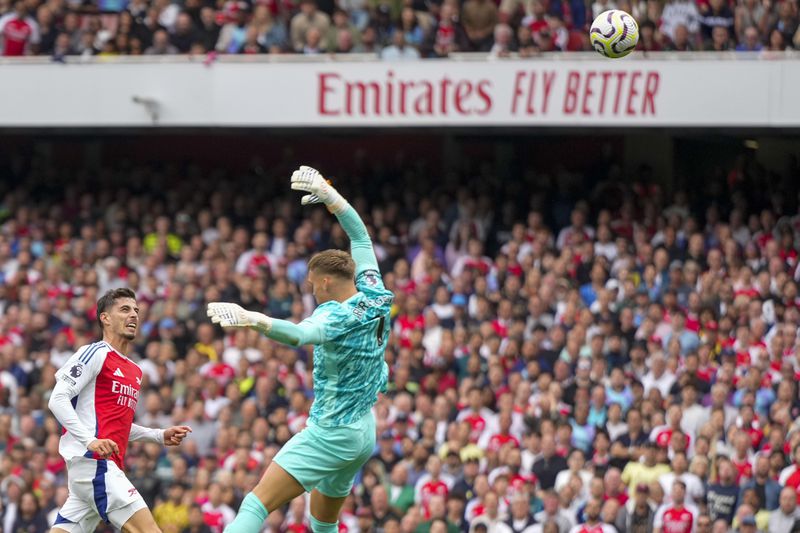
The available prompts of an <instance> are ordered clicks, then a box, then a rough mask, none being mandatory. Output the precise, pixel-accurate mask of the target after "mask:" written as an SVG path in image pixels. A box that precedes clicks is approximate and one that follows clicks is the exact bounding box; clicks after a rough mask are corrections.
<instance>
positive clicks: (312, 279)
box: [308, 271, 331, 305]
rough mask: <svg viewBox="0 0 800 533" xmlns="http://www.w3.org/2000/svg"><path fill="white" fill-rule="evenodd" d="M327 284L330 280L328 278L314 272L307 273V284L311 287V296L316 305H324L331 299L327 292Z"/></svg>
mask: <svg viewBox="0 0 800 533" xmlns="http://www.w3.org/2000/svg"><path fill="white" fill-rule="evenodd" d="M329 282H330V278H329V277H328V276H324V275H321V274H319V273H317V272H314V271H311V272H309V273H308V283H309V284H310V285H311V294H313V295H314V299H315V300H316V301H317V304H318V305H320V304H324V303H325V302H327V301H328V300H330V299H331V297H330V294H329V291H328V283H329Z"/></svg>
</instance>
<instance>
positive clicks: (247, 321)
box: [206, 302, 272, 331]
mask: <svg viewBox="0 0 800 533" xmlns="http://www.w3.org/2000/svg"><path fill="white" fill-rule="evenodd" d="M206 314H207V315H208V316H209V317H210V318H211V322H213V323H214V324H219V325H220V326H222V327H223V328H251V327H252V328H258V329H259V330H261V331H265V330H266V331H269V330H270V329H271V326H272V319H271V318H269V317H268V316H267V315H264V314H261V313H256V312H255V311H247V310H245V309H243V308H242V307H241V306H240V305H237V304H232V303H226V302H211V303H209V304H208V307H207V308H206Z"/></svg>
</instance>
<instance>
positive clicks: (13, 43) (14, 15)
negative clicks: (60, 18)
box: [0, 0, 40, 56]
mask: <svg viewBox="0 0 800 533" xmlns="http://www.w3.org/2000/svg"><path fill="white" fill-rule="evenodd" d="M0 38H2V46H3V55H4V56H24V55H28V54H31V53H33V52H34V51H35V49H34V47H35V46H36V45H37V44H39V40H40V36H39V25H38V24H37V23H36V21H35V20H33V18H32V17H31V16H30V15H28V10H27V8H26V7H25V2H24V0H17V1H16V2H14V11H13V12H11V13H8V14H6V15H4V16H3V17H0Z"/></svg>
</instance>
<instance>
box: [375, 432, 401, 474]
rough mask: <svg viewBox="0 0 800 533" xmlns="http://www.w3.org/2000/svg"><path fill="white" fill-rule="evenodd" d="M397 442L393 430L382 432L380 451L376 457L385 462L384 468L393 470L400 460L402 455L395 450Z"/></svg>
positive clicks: (388, 470) (379, 440)
mask: <svg viewBox="0 0 800 533" xmlns="http://www.w3.org/2000/svg"><path fill="white" fill-rule="evenodd" d="M395 446H396V442H395V439H394V435H393V434H392V432H391V431H389V430H387V431H384V432H383V433H381V436H380V439H378V451H377V452H376V454H375V455H374V457H375V458H376V459H377V460H378V461H380V462H381V464H383V467H384V470H386V471H387V472H391V471H392V470H393V469H394V467H395V465H396V464H397V463H399V462H400V457H399V456H398V455H397V451H396V450H395Z"/></svg>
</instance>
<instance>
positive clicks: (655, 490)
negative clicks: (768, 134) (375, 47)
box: [0, 0, 800, 533]
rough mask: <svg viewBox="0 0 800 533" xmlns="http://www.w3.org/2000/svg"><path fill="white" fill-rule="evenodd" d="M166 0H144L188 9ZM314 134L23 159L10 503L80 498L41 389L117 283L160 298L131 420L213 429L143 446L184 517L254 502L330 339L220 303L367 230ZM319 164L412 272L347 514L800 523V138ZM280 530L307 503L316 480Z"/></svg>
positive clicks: (480, 531) (141, 471)
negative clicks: (706, 158) (88, 160)
mask: <svg viewBox="0 0 800 533" xmlns="http://www.w3.org/2000/svg"><path fill="white" fill-rule="evenodd" d="M469 1H470V2H471V1H475V0H469ZM784 1H785V3H784V4H782V5H789V4H788V0H784ZM26 5H27V4H26ZM53 5H55V4H53ZM115 5H116V4H115ZM136 5H140V4H136ZM304 5H309V4H308V3H306V4H304ZM536 5H537V4H534V6H536ZM565 5H566V4H565ZM669 5H670V4H668V6H669ZM47 6H48V7H45V8H44V10H42V9H40V11H39V13H43V12H48V11H46V10H49V9H50V7H49V6H51V4H49V3H48V4H47ZM68 6H70V7H69V8H70V9H73V10H76V9H80V8H85V7H87V6H85V5H79V4H64V5H63V7H64V9H65V10H66V9H67V7H68ZM141 6H144V7H147V6H146V4H141V5H140V7H141ZM157 6H160V7H158V8H157V7H151V8H149V9H145V10H143V11H142V13H145V14H146V15H145V16H148V17H155V16H156V15H157V14H158V12H157V11H154V10H156V9H161V10H162V11H161V14H162V16H163V14H164V13H166V12H167V10H169V9H171V8H173V9H174V11H176V12H179V11H180V10H179V9H178V8H177V6H175V5H170V4H163V5H162V4H161V3H157ZM118 7H120V9H123V7H124V6H118ZM134 7H135V5H134V4H131V5H129V6H128V9H133V8H134ZM262 7H263V8H264V9H266V12H267V13H269V12H270V10H271V9H272V7H274V6H272V7H271V6H270V5H267V6H262ZM398 7H399V6H398ZM185 8H186V9H189V10H191V9H192V6H191V5H190V4H188V3H187V5H186V6H185ZM518 8H519V9H522V6H518ZM205 9H206V8H205V7H203V8H201V9H200V11H201V12H205V11H203V10H205ZM256 9H261V8H260V7H257V8H256ZM281 9H283V7H281ZM492 9H493V8H492ZM509 9H510V10H511V11H510V12H511V13H517V8H514V9H511V8H509ZM537 9H538V8H537ZM354 11H355V9H354ZM401 11H402V9H401ZM277 12H278V13H281V12H282V11H281V10H280V9H278V11H277ZM124 13H127V11H124ZM67 16H68V17H69V16H70V15H67ZM102 16H103V15H102V14H98V15H88V17H89V20H101V18H102ZM126 16H127V15H123V19H124V17H126ZM177 16H178V20H180V17H181V16H182V15H180V14H178V15H177ZM248 16H249V15H248ZM370 16H371V15H368V16H367V18H369V17H370ZM149 20H150V22H149V23H152V20H154V19H149ZM215 23H216V22H215ZM120 27H124V23H123V24H121V25H120ZM209 44H213V39H212V40H211V41H209ZM290 155H291V154H290ZM302 162H303V163H309V164H314V163H315V161H305V160H304V161H302ZM297 164H298V161H297V160H296V158H295V157H288V158H287V161H285V162H283V163H277V164H275V165H274V166H267V165H264V164H262V163H260V162H259V160H258V159H254V160H253V162H252V164H250V165H249V167H248V168H247V169H246V170H244V171H242V172H238V171H236V172H235V171H232V170H230V169H226V168H218V167H215V166H211V165H205V164H177V163H176V164H171V163H170V164H150V163H147V162H133V161H130V160H125V159H120V160H117V161H115V162H114V164H108V165H103V166H100V167H97V168H93V169H90V168H85V167H80V166H78V167H74V168H71V167H69V166H68V165H65V166H60V165H58V164H57V163H56V162H54V161H52V160H49V159H47V158H45V157H40V156H31V157H28V156H23V155H21V154H19V155H17V156H14V157H11V158H9V159H8V160H7V164H0V173H1V174H2V177H3V179H2V180H0V480H2V482H0V530H2V531H3V532H4V533H38V532H42V531H45V530H46V528H47V525H48V524H49V523H52V521H53V519H54V517H55V513H56V510H57V508H58V506H59V505H60V504H61V503H63V502H64V500H65V498H66V494H67V488H66V479H65V475H66V471H65V464H64V461H63V460H62V458H61V457H60V456H59V454H58V440H59V435H60V428H59V427H58V424H57V422H56V421H55V419H54V418H53V416H52V415H51V414H50V413H49V412H48V411H47V408H46V406H47V401H48V395H49V393H50V391H51V390H52V387H53V384H54V373H55V371H56V370H57V369H58V368H59V367H60V366H61V365H62V364H63V363H64V362H65V361H66V359H67V358H68V357H69V356H70V355H71V354H72V353H73V352H74V350H76V349H77V348H78V347H79V346H81V345H84V344H86V343H89V342H92V341H93V340H94V339H96V336H97V334H98V332H97V329H96V324H95V312H96V311H95V304H96V301H97V299H98V297H99V296H100V295H101V294H102V293H103V292H104V291H106V290H108V289H111V288H115V287H121V286H127V287H131V288H133V289H134V290H136V292H137V295H138V302H139V305H140V308H141V311H140V329H139V337H138V339H137V341H136V343H135V359H136V360H137V361H138V362H139V364H140V365H141V367H142V369H143V372H144V377H145V378H144V381H143V384H142V394H141V396H140V398H139V403H138V408H137V423H139V424H141V425H144V426H149V427H167V426H169V425H172V424H178V423H180V424H187V425H189V426H191V427H192V429H193V433H192V434H191V436H190V438H189V439H188V440H187V441H186V442H185V443H184V445H182V446H181V447H179V448H170V449H165V448H162V447H160V446H158V445H155V444H141V443H132V444H131V446H130V448H129V451H128V454H127V463H128V464H127V465H126V466H127V471H128V475H129V477H130V478H131V479H132V481H133V483H134V485H135V486H136V487H137V488H138V490H139V491H140V492H141V494H142V495H143V496H144V498H145V500H146V501H147V502H148V504H149V505H150V506H151V508H152V509H153V510H154V514H155V517H156V520H157V522H158V524H159V526H160V527H161V528H162V530H163V531H164V532H165V533H180V532H192V533H199V532H214V533H220V532H221V531H222V528H223V527H224V525H225V524H227V523H228V522H229V521H230V520H231V519H232V517H233V515H234V513H235V510H236V509H237V508H238V506H239V504H240V502H241V499H242V498H243V496H244V494H246V492H247V491H248V490H249V489H250V488H251V487H252V486H253V485H254V484H255V482H256V480H257V479H258V478H259V476H260V475H261V473H262V472H263V471H264V469H265V468H266V466H267V465H268V464H269V462H270V461H271V459H272V457H273V456H274V455H275V453H276V452H277V451H278V449H279V448H280V447H281V445H283V444H284V443H285V442H286V441H287V440H289V439H290V438H291V436H292V435H293V434H295V433H297V432H298V431H300V430H301V429H302V428H303V427H304V424H305V422H306V419H307V415H308V410H309V406H310V404H311V402H312V400H313V395H312V382H311V368H312V364H313V359H312V354H311V350H310V349H307V348H300V349H295V348H290V347H285V346H281V345H278V344H276V343H273V342H271V341H269V340H267V339H266V338H264V337H261V336H259V335H258V334H257V333H256V332H252V331H237V332H229V333H225V332H223V331H222V330H221V329H219V328H217V327H215V326H213V325H212V324H211V323H210V322H208V320H207V318H206V316H205V305H206V303H207V302H209V301H216V300H224V301H232V302H237V303H240V304H241V305H243V306H245V307H246V308H249V309H253V310H258V311H262V312H265V313H267V314H269V315H271V316H273V317H279V318H286V319H289V320H293V321H299V320H301V319H302V318H303V317H305V316H307V315H308V314H309V313H310V312H311V311H312V310H313V308H314V305H315V304H314V301H313V297H312V296H311V294H310V293H309V288H308V286H307V284H306V283H305V282H304V279H305V275H306V261H307V259H308V258H309V256H310V255H311V254H313V253H314V252H315V251H317V250H321V249H326V248H330V247H335V248H343V249H346V248H347V246H348V243H347V240H346V236H345V235H344V233H343V231H342V230H341V228H340V227H339V226H338V225H337V224H336V223H335V219H333V217H331V216H330V215H329V214H328V213H327V212H326V211H325V210H324V209H322V208H316V209H309V208H301V207H300V206H299V198H297V197H296V195H294V194H292V193H291V191H289V190H288V176H289V175H290V171H291V169H292V168H294V167H295V166H296V165H297ZM320 168H321V170H322V171H323V172H331V173H332V174H334V180H335V184H336V186H337V188H338V189H339V191H340V192H342V193H343V194H344V195H345V196H346V197H347V198H349V199H350V200H351V202H352V204H353V205H354V206H355V207H356V209H357V210H358V212H359V213H360V214H361V215H362V217H363V218H364V219H365V221H366V223H367V225H368V227H369V229H370V232H371V234H372V236H373V239H374V241H375V249H376V253H377V255H378V258H379V261H380V266H381V269H382V272H383V275H384V281H385V283H386V286H387V287H388V288H390V289H391V290H393V291H394V293H395V295H396V300H395V304H394V308H393V310H392V316H393V330H392V332H393V333H392V336H391V339H390V342H389V345H388V348H387V351H386V359H387V361H388V363H389V366H390V369H391V378H390V390H389V392H388V393H387V394H386V395H385V396H382V397H381V399H380V401H379V402H378V404H377V406H376V408H375V413H376V416H377V420H378V424H377V425H378V435H377V437H378V445H377V447H376V449H375V456H374V458H373V459H372V460H370V461H369V463H368V464H367V465H366V466H365V468H364V471H363V472H362V474H361V475H360V476H359V478H358V480H357V484H356V486H355V488H354V491H353V493H352V495H351V496H350V497H348V499H347V502H346V504H345V507H344V514H343V516H342V521H341V528H342V531H347V532H359V531H361V532H365V533H366V532H373V531H376V532H386V533H393V532H397V531H403V532H405V533H417V532H418V533H428V532H442V531H447V532H452V533H455V532H458V531H462V532H477V533H484V532H486V533H508V532H514V533H521V532H525V533H537V532H558V533H567V532H569V531H586V532H599V531H607V532H611V531H618V532H651V531H663V532H686V533H690V532H691V531H698V532H702V531H718V532H719V531H729V530H736V531H742V532H753V531H757V530H758V531H769V532H771V533H781V532H790V531H796V530H797V527H798V526H797V525H795V524H796V522H797V520H798V517H800V510H798V508H797V507H798V501H799V500H800V490H798V487H800V468H799V467H798V465H800V431H798V429H800V425H799V424H798V420H800V418H798V417H799V416H800V396H798V388H797V381H798V378H800V339H798V326H799V325H800V295H799V294H798V280H799V279H800V265H798V252H797V250H798V237H800V216H798V198H797V184H798V183H800V166H798V165H797V162H796V160H793V163H792V164H790V165H789V166H788V167H787V171H786V173H785V175H784V176H776V175H774V174H771V173H767V172H765V171H764V169H763V168H761V167H760V166H759V165H758V164H756V163H755V162H754V160H753V159H752V158H749V157H748V156H746V155H742V156H741V157H739V158H738V159H736V162H735V164H731V165H730V166H729V167H726V168H719V169H718V171H717V172H714V173H713V174H712V175H710V176H708V177H707V179H705V180H704V181H703V183H702V185H700V186H699V187H698V186H694V187H692V188H687V189H685V190H682V189H680V188H676V189H675V190H673V191H669V192H668V191H665V190H664V189H663V188H662V187H661V186H659V185H658V184H657V183H656V182H655V181H654V180H653V179H652V175H651V172H649V170H648V169H647V168H644V167H643V168H642V169H640V171H639V172H638V173H637V175H635V176H623V174H622V172H621V169H620V167H619V165H617V164H615V162H614V161H613V160H612V159H608V160H606V161H604V162H603V161H601V162H598V163H597V164H596V165H593V166H592V167H591V168H592V169H594V170H593V171H592V172H583V173H581V172H567V171H566V170H564V169H563V168H561V169H560V170H557V171H554V172H544V171H542V170H540V169H532V168H531V169H527V170H526V171H525V172H524V173H520V174H518V175H515V176H514V177H513V178H510V179H509V178H508V177H506V176H505V175H504V173H505V172H507V170H508V169H504V168H502V166H501V165H498V164H493V162H492V159H491V158H487V159H486V160H477V161H476V160H472V159H470V160H465V161H464V162H463V164H462V165H461V166H460V167H457V168H453V169H449V170H447V171H444V172H439V171H437V170H435V169H433V168H430V167H429V166H428V165H427V164H426V160H425V158H424V157H414V158H410V157H404V156H403V155H402V153H400V152H398V154H397V155H396V156H395V157H394V158H393V159H392V160H391V161H389V162H388V163H387V162H386V161H382V162H381V161H379V160H378V159H375V158H370V157H368V156H367V154H366V153H357V154H356V155H355V157H354V160H353V161H352V162H350V163H348V164H347V165H346V166H344V167H343V168H341V169H339V168H325V167H324V166H322V167H320ZM573 528H574V529H573ZM265 530H268V531H274V532H284V531H292V532H297V533H300V532H305V531H310V529H309V522H308V519H307V505H306V501H305V500H304V498H303V497H300V498H298V499H297V500H295V501H293V502H292V503H291V504H290V505H289V506H288V507H287V508H286V509H282V510H280V511H276V512H274V513H272V514H271V515H270V516H269V518H268V521H267V525H266V526H265Z"/></svg>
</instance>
